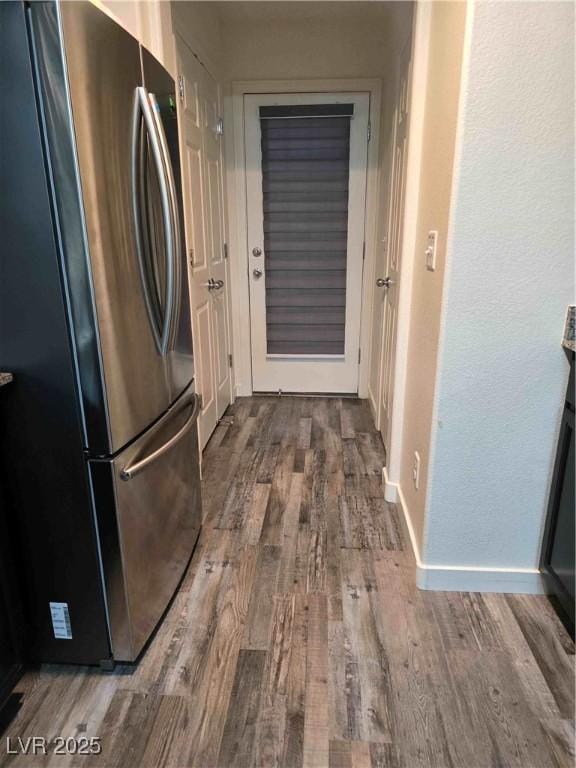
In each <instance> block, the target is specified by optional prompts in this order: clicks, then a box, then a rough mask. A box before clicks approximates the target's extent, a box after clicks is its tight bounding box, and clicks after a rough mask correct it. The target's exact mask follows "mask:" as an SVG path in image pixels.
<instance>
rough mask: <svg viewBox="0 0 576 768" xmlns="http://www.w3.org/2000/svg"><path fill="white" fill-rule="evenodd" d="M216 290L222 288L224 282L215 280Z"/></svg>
mask: <svg viewBox="0 0 576 768" xmlns="http://www.w3.org/2000/svg"><path fill="white" fill-rule="evenodd" d="M215 287H216V288H218V289H220V288H224V280H216V286H215Z"/></svg>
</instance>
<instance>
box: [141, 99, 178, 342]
mask: <svg viewBox="0 0 576 768" xmlns="http://www.w3.org/2000/svg"><path fill="white" fill-rule="evenodd" d="M148 98H149V99H150V104H151V106H152V114H153V115H154V118H155V122H156V131H157V134H158V139H159V142H160V147H161V149H162V155H163V157H164V167H165V172H166V180H167V183H168V191H169V195H170V207H171V211H172V218H171V223H172V237H173V243H174V249H173V251H172V256H173V259H174V265H173V270H174V299H173V302H172V316H171V318H170V331H169V347H168V348H169V349H171V348H172V345H173V343H174V339H175V336H176V329H177V327H178V316H179V314H180V297H181V290H180V288H181V281H182V252H181V243H182V239H181V236H180V215H179V211H178V197H177V195H176V184H175V182H174V172H173V170H172V161H171V160H170V152H169V151H168V141H167V140H166V133H165V131H164V125H163V123H162V116H161V114H160V107H159V106H158V101H157V99H156V96H155V95H154V94H153V93H148Z"/></svg>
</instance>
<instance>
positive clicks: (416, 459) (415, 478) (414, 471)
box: [412, 451, 420, 490]
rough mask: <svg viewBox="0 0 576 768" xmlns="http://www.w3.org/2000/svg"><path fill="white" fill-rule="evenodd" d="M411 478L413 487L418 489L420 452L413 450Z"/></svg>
mask: <svg viewBox="0 0 576 768" xmlns="http://www.w3.org/2000/svg"><path fill="white" fill-rule="evenodd" d="M412 480H413V481H414V488H416V490H418V488H419V487H420V454H419V453H418V451H414V463H413V464H412Z"/></svg>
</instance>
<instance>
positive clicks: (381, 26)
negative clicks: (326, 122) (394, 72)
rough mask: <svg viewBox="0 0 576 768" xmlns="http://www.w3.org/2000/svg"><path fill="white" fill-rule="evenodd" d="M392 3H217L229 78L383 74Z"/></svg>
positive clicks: (252, 78) (370, 75)
mask: <svg viewBox="0 0 576 768" xmlns="http://www.w3.org/2000/svg"><path fill="white" fill-rule="evenodd" d="M391 5H393V4H390V3H374V2H367V3H366V2H329V3H326V2H231V3H218V7H219V8H220V14H221V18H222V37H223V44H224V49H225V51H226V57H227V62H228V79H229V80H231V81H232V80H236V81H239V80H289V79H306V80H313V79H320V78H357V77H380V76H382V75H383V74H386V69H387V57H386V53H387V48H388V47H389V46H390V45H391V43H390V34H391V32H392V28H391V25H390V22H389V18H390V17H391V16H394V12H393V8H391V7H390V6H391Z"/></svg>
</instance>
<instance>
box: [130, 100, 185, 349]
mask: <svg viewBox="0 0 576 768" xmlns="http://www.w3.org/2000/svg"><path fill="white" fill-rule="evenodd" d="M140 116H142V117H143V118H144V125H145V126H146V132H147V134H148V138H149V140H150V147H151V149H152V156H153V158H154V165H155V166H156V173H157V175H158V183H159V187H160V199H161V204H162V218H163V219H164V225H165V226H164V237H165V246H166V295H165V308H164V317H163V320H162V327H161V328H158V326H157V320H156V317H155V313H154V309H153V302H152V298H151V291H150V287H149V279H150V278H149V276H148V271H149V270H148V269H147V266H146V264H145V263H144V259H145V257H144V243H143V232H142V230H143V220H142V213H141V210H140V206H141V204H142V199H141V195H140V183H141V181H140V179H141V174H142V173H144V172H145V169H144V168H143V167H142V166H143V162H142V155H141V152H142V149H143V146H142V140H143V137H142V136H141V133H140ZM171 198H172V194H171V190H170V188H169V180H168V174H167V170H166V166H165V159H164V150H163V146H162V140H161V138H160V135H159V132H158V124H157V120H156V117H155V114H154V108H153V105H152V103H151V101H150V98H149V94H148V93H147V91H146V89H145V88H142V87H141V86H140V87H138V88H137V89H136V100H135V108H134V120H133V129H132V199H133V211H134V218H135V223H136V226H135V234H136V249H137V252H138V262H139V266H140V276H141V279H142V286H143V290H144V298H145V300H146V308H147V310H148V316H149V318H150V325H151V326H152V332H153V334H154V340H155V342H156V346H157V348H158V352H159V353H160V354H161V355H166V354H167V353H168V350H169V349H170V344H171V336H172V333H173V331H172V329H173V325H174V297H175V291H176V280H177V276H176V275H175V274H174V265H175V264H176V258H175V251H174V248H175V242H174V240H175V231H174V223H173V213H172V204H171Z"/></svg>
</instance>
